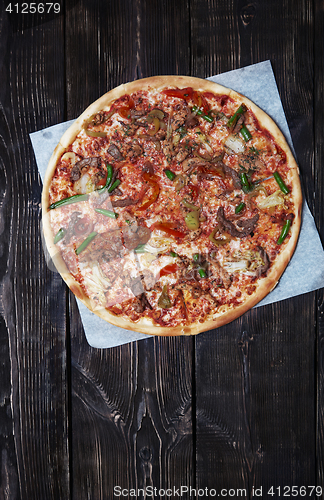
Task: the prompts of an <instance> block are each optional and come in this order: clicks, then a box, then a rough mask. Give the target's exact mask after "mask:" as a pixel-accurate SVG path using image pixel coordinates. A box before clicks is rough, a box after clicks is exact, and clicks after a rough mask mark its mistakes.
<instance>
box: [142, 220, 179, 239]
mask: <svg viewBox="0 0 324 500" xmlns="http://www.w3.org/2000/svg"><path fill="white" fill-rule="evenodd" d="M175 225H176V224H175V223H174V222H155V223H154V224H152V226H151V229H158V230H159V231H163V232H164V233H166V234H168V235H169V236H174V237H175V238H183V237H184V236H185V235H186V233H184V232H183V231H179V230H178V229H174V226H175Z"/></svg>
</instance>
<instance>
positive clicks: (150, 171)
mask: <svg viewBox="0 0 324 500" xmlns="http://www.w3.org/2000/svg"><path fill="white" fill-rule="evenodd" d="M142 172H147V173H148V174H154V168H153V165H152V163H151V162H150V161H149V160H147V161H146V162H145V163H144V165H143V168H142Z"/></svg>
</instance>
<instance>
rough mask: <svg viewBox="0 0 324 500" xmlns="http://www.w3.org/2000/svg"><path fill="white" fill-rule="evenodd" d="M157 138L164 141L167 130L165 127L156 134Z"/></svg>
mask: <svg viewBox="0 0 324 500" xmlns="http://www.w3.org/2000/svg"><path fill="white" fill-rule="evenodd" d="M154 137H155V139H158V140H159V141H164V139H165V138H166V131H165V130H164V129H163V128H160V130H158V131H157V132H156V134H155V135H154Z"/></svg>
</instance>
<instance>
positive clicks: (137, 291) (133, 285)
mask: <svg viewBox="0 0 324 500" xmlns="http://www.w3.org/2000/svg"><path fill="white" fill-rule="evenodd" d="M127 286H128V287H129V288H130V289H131V290H132V292H133V294H134V295H141V294H142V293H143V292H144V285H143V283H142V276H137V277H136V278H132V279H131V280H130V281H129V283H128V285H127Z"/></svg>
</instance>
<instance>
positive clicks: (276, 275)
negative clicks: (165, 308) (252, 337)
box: [42, 76, 302, 336]
mask: <svg viewBox="0 0 324 500" xmlns="http://www.w3.org/2000/svg"><path fill="white" fill-rule="evenodd" d="M166 87H174V88H184V87H193V88H194V89H195V90H198V91H202V92H206V91H210V92H213V93H215V94H223V95H228V96H230V97H233V98H234V99H238V100H239V101H240V102H241V103H244V104H245V105H246V106H247V107H248V108H249V109H250V110H251V111H252V112H253V113H254V115H255V116H256V118H257V120H258V121H259V123H260V124H261V125H262V127H264V128H266V129H267V130H269V132H270V133H271V134H272V136H273V138H274V140H275V142H276V143H277V144H278V145H279V147H280V148H281V149H282V150H283V151H284V152H285V153H286V155H287V164H288V165H289V166H290V171H289V176H290V180H291V185H292V186H293V189H292V198H293V200H294V208H295V218H294V223H293V224H292V226H291V230H290V238H289V241H288V242H287V244H286V245H285V248H284V250H283V251H282V252H281V253H280V254H279V256H278V257H277V259H276V262H275V264H274V265H273V266H272V267H271V269H270V270H269V271H268V274H267V276H266V277H264V278H261V279H260V280H259V281H258V282H257V288H256V291H255V292H254V293H253V294H252V295H251V296H250V297H249V298H248V299H247V300H246V301H245V302H244V303H243V304H241V305H239V306H237V307H229V308H228V310H227V311H226V312H224V313H222V314H220V313H216V314H215V315H214V316H213V318H212V319H209V320H207V321H205V322H204V323H195V324H191V325H187V326H177V327H163V326H159V325H157V324H154V323H153V321H149V320H148V319H147V318H141V319H140V320H139V321H138V322H136V323H134V322H131V321H129V320H126V319H125V318H123V317H120V316H115V315H113V314H111V313H110V312H109V311H108V310H106V309H104V308H96V307H94V305H93V304H92V301H91V300H90V299H89V297H87V295H86V294H85V292H84V290H83V289H82V287H81V286H80V284H79V283H78V282H77V281H76V280H75V279H74V278H73V276H72V275H71V274H70V273H69V271H68V269H67V267H66V264H65V262H64V260H63V258H62V257H61V255H60V253H59V252H58V250H57V248H56V245H54V235H53V233H52V230H51V225H50V217H49V212H48V207H49V188H50V184H51V181H52V177H53V175H54V172H55V169H56V165H57V162H58V161H59V159H60V158H61V156H62V155H63V154H64V152H66V150H67V149H68V148H69V146H70V144H71V143H72V142H73V141H74V140H75V138H76V136H77V135H78V133H79V132H80V130H81V129H82V127H83V125H84V124H85V123H86V122H87V120H89V118H90V117H91V116H93V115H95V114H96V113H98V112H99V111H102V110H109V108H110V106H111V104H112V103H113V102H114V101H115V100H116V99H118V98H120V97H121V96H123V95H125V94H131V93H133V92H136V91H139V90H150V89H154V90H162V89H164V88H166ZM301 210H302V192H301V186H300V179H299V169H298V166H297V163H296V161H295V159H294V156H293V154H292V152H291V150H290V148H289V146H288V144H287V142H286V139H285V137H284V135H283V134H282V132H281V131H280V130H279V128H278V126H277V125H276V124H275V122H274V121H273V120H272V119H271V118H270V117H269V116H268V115H267V114H266V113H265V112H264V111H262V110H261V109H260V108H259V107H258V106H256V105H255V104H254V103H253V102H252V101H251V100H250V99H248V98H246V97H245V96H243V95H241V94H239V93H237V92H235V91H233V90H231V89H228V88H226V87H223V86H221V85H219V84H217V83H214V82H211V81H209V80H202V79H199V78H195V77H187V76H154V77H150V78H145V79H142V80H136V81H134V82H130V83H127V84H123V85H120V86H119V87H116V88H115V89H113V90H111V91H109V92H107V93H106V94H104V95H103V96H102V97H100V98H99V99H98V100H97V101H95V102H94V103H92V104H91V105H90V106H89V107H88V108H87V109H86V110H85V111H84V112H83V113H82V114H81V115H80V117H79V118H78V119H77V120H75V122H74V123H73V124H72V125H71V126H70V127H69V129H68V130H67V131H66V132H65V133H64V135H63V136H62V138H61V140H60V142H59V144H58V145H57V147H56V148H55V150H54V152H53V154H52V156H51V159H50V161H49V164H48V168H47V171H46V175H45V178H44V183H43V192H42V213H43V218H42V225H43V234H44V239H45V242H46V246H47V249H48V251H49V254H50V256H51V258H52V260H53V263H54V265H55V267H56V269H57V270H58V272H59V273H60V274H61V276H62V278H63V280H64V281H65V283H66V284H67V286H68V287H69V288H70V290H71V291H72V292H73V293H74V294H75V296H76V297H77V298H78V299H79V300H80V301H81V302H82V303H83V304H84V305H85V306H86V307H87V308H89V309H90V311H92V312H93V313H95V314H96V315H97V316H99V317H100V318H102V319H103V320H105V321H107V322H109V323H111V324H112V325H115V326H118V327H120V328H124V329H126V330H132V331H136V332H140V333H145V334H149V335H163V336H175V335H196V334H198V333H200V332H203V331H208V330H212V329H215V328H218V327H220V326H222V325H225V324H227V323H229V322H231V321H233V320H235V319H236V318H238V317H239V316H241V315H242V314H244V313H245V312H247V311H248V310H249V309H251V308H252V307H254V306H255V305H256V304H257V303H258V302H259V301H261V300H262V299H263V298H264V297H265V296H266V295H267V294H268V293H270V292H271V291H272V290H273V288H274V287H275V286H276V285H277V283H278V281H279V279H280V277H281V275H282V273H283V272H284V270H285V268H286V266H287V264H288V263H289V261H290V259H291V257H292V255H293V253H294V250H295V247H296V244H297V240H298V235H299V231H300V224H301Z"/></svg>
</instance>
